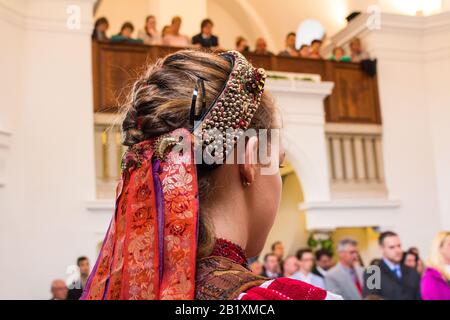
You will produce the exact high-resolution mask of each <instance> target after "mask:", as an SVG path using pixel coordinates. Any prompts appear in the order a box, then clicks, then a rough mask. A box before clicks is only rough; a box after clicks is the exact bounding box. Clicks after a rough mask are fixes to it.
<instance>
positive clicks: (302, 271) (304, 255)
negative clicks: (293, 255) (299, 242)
mask: <svg viewBox="0 0 450 320" xmlns="http://www.w3.org/2000/svg"><path fill="white" fill-rule="evenodd" d="M297 259H298V265H299V269H298V272H296V273H295V274H294V275H293V276H292V278H293V279H297V280H301V281H303V282H306V283H309V284H312V285H313V286H316V287H319V288H322V289H325V282H324V280H323V278H321V277H319V276H318V275H315V274H314V273H313V272H312V270H313V267H314V254H313V252H312V250H311V249H300V250H298V251H297Z"/></svg>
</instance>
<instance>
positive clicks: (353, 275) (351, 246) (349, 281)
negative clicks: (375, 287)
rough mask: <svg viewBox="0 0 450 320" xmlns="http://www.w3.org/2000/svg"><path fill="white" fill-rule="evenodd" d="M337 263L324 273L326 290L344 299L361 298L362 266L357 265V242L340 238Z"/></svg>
mask: <svg viewBox="0 0 450 320" xmlns="http://www.w3.org/2000/svg"><path fill="white" fill-rule="evenodd" d="M337 255H338V261H339V262H338V264H337V265H336V266H335V267H334V268H332V269H330V271H328V273H327V274H326V275H325V286H326V288H327V290H328V291H330V292H332V293H335V294H338V295H341V296H342V298H344V299H345V300H361V299H362V290H363V284H362V283H363V280H362V275H363V268H361V267H360V266H358V264H357V263H358V243H357V242H356V241H355V240H353V239H349V238H347V239H342V240H341V241H339V243H338V245H337Z"/></svg>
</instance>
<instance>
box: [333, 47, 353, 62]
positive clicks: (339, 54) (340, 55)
mask: <svg viewBox="0 0 450 320" xmlns="http://www.w3.org/2000/svg"><path fill="white" fill-rule="evenodd" d="M330 60H332V61H341V62H350V61H352V58H351V57H350V56H347V55H345V50H344V48H342V47H335V48H334V49H333V55H332V56H331V58H330Z"/></svg>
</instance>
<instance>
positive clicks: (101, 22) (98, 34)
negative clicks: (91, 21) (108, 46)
mask: <svg viewBox="0 0 450 320" xmlns="http://www.w3.org/2000/svg"><path fill="white" fill-rule="evenodd" d="M108 29H109V21H108V19H106V18H105V17H101V18H98V19H97V20H96V21H95V26H94V30H93V31H92V40H95V41H108V40H109V38H108V36H107V35H106V31H108Z"/></svg>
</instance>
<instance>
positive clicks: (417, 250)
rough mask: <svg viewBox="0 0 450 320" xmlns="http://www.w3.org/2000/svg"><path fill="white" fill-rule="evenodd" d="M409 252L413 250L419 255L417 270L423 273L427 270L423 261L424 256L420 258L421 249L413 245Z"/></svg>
mask: <svg viewBox="0 0 450 320" xmlns="http://www.w3.org/2000/svg"><path fill="white" fill-rule="evenodd" d="M407 252H412V253H414V254H416V255H417V267H416V269H417V272H418V273H419V274H420V275H421V274H422V273H423V271H424V270H425V264H424V263H423V260H422V258H420V254H419V249H418V248H416V247H411V248H409V249H408V251H407Z"/></svg>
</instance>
